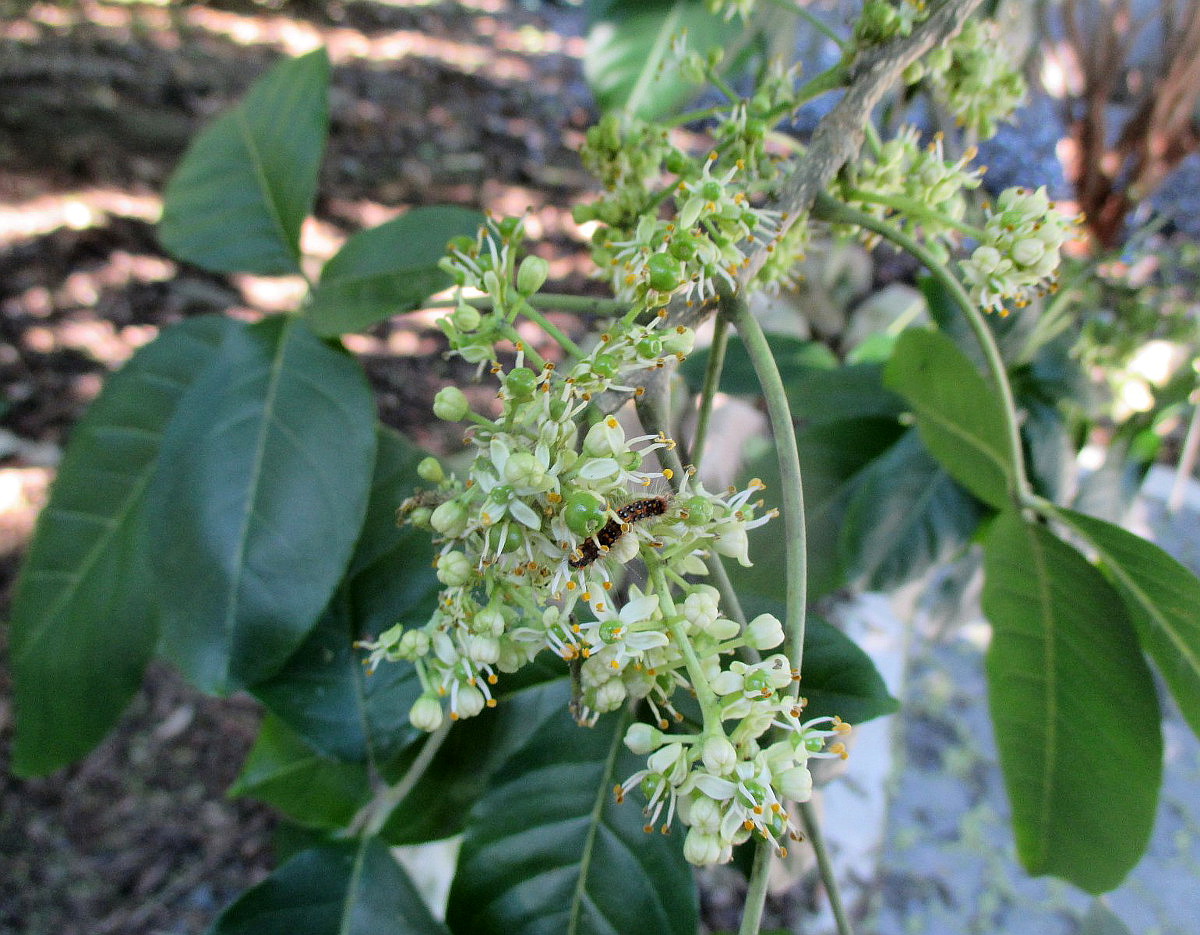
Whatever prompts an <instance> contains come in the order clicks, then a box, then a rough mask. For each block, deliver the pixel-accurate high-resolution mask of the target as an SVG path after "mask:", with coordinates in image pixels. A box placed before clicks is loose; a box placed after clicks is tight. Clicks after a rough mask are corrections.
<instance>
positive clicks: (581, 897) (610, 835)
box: [447, 711, 698, 935]
mask: <svg viewBox="0 0 1200 935" xmlns="http://www.w3.org/2000/svg"><path fill="white" fill-rule="evenodd" d="M625 724H626V722H625V720H624V719H623V718H620V717H617V716H615V715H609V716H607V717H604V718H601V720H600V723H599V724H598V725H597V726H596V727H594V728H592V729H590V730H589V729H585V728H580V727H578V726H576V725H575V723H574V722H573V721H572V720H571V719H570V718H569V717H568V716H567V714H566V712H565V711H563V712H562V714H561V715H560V716H559V717H555V718H552V719H551V720H549V721H547V722H546V723H545V724H544V725H543V726H542V728H541V729H540V730H539V731H538V732H537V734H535V735H534V737H533V738H531V739H530V741H529V743H527V744H526V745H525V746H524V747H523V748H522V749H521V750H519V751H518V752H517V753H516V755H514V756H513V757H511V758H510V759H509V761H508V764H507V766H505V767H504V768H503V769H502V770H501V771H500V773H499V774H498V775H497V776H496V777H495V779H494V780H493V785H492V789H491V791H490V792H488V794H487V795H486V796H484V798H483V799H482V800H480V801H479V802H478V803H477V805H476V807H475V809H474V811H472V813H471V820H470V823H469V825H468V827H467V833H466V837H465V838H464V840H463V847H462V852H461V854H460V855H459V866H458V872H457V873H456V874H455V877H454V884H453V886H452V887H451V890H450V903H449V907H448V910H447V921H448V922H449V924H450V928H451V929H452V930H454V931H455V932H458V933H461V935H468V933H469V935H490V933H503V935H517V933H520V935H539V933H545V935H560V933H562V932H574V933H576V935H589V933H606V935H626V933H628V935H643V933H646V932H654V933H656V935H685V933H686V935H693V933H694V932H695V931H696V925H697V922H698V913H697V906H696V890H695V884H694V883H693V882H692V875H691V870H690V868H689V867H688V865H687V864H686V862H685V861H684V859H683V852H682V846H683V835H682V834H673V835H670V836H664V835H661V834H657V833H654V834H645V833H644V832H643V830H642V827H643V824H644V823H645V820H646V819H645V818H644V817H643V815H642V813H641V809H640V805H641V804H642V803H640V802H636V801H627V802H625V803H623V804H621V805H617V804H615V803H614V801H613V786H614V785H615V784H617V783H619V782H622V781H624V780H625V779H626V778H628V777H629V776H630V775H631V774H632V773H633V772H635V771H636V770H637V769H639V768H644V765H645V761H644V759H642V758H640V757H635V756H633V755H632V754H631V753H629V752H628V751H627V750H626V749H625V746H624V744H623V743H622V742H621V738H622V735H623V732H624V729H625ZM636 797H637V794H636V793H634V795H632V796H631V799H633V798H636Z"/></svg>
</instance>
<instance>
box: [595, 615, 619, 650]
mask: <svg viewBox="0 0 1200 935" xmlns="http://www.w3.org/2000/svg"><path fill="white" fill-rule="evenodd" d="M624 630H625V624H623V623H622V622H621V621H620V620H605V621H604V622H603V623H602V624H600V629H599V631H598V632H599V636H600V641H601V642H603V643H608V644H610V645H611V644H612V643H615V642H617V640H619V639H620V638H621V634H622V632H623V631H624Z"/></svg>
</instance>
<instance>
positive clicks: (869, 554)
mask: <svg viewBox="0 0 1200 935" xmlns="http://www.w3.org/2000/svg"><path fill="white" fill-rule="evenodd" d="M982 516H983V510H982V509H981V507H980V505H979V502H978V501H977V500H975V499H974V498H973V497H972V496H971V495H970V494H968V493H967V492H966V491H964V490H963V489H962V488H961V487H960V486H959V485H958V484H957V483H955V481H954V479H953V478H952V477H950V475H949V474H948V473H947V472H946V469H945V468H943V467H942V465H941V464H939V463H938V462H937V461H935V460H934V459H933V457H932V456H931V455H930V454H929V452H928V451H926V450H925V446H924V445H923V444H922V443H921V439H920V438H919V437H918V435H917V433H916V432H913V431H909V432H908V433H907V434H905V435H904V437H902V438H901V439H900V440H899V441H898V442H896V444H894V445H893V446H892V447H891V448H890V449H888V451H887V452H886V453H885V454H884V455H882V456H881V457H879V458H877V459H876V460H874V461H872V462H871V464H870V465H869V466H868V467H867V468H865V469H864V470H863V471H862V473H861V475H860V476H859V478H858V482H857V483H856V484H855V486H854V490H853V492H852V493H851V494H850V498H849V505H848V507H847V509H846V515H845V519H844V520H843V522H842V524H841V539H840V541H839V543H838V549H839V554H840V556H841V561H842V567H843V569H844V571H845V575H846V579H847V581H848V582H849V583H850V584H852V585H853V586H857V587H862V588H865V589H867V590H874V591H885V590H889V589H892V588H896V587H899V586H900V585H902V584H905V583H907V582H909V581H912V580H913V579H915V578H917V577H918V576H920V575H921V574H923V573H924V572H926V571H927V570H928V569H929V568H931V567H932V566H933V565H935V564H937V563H938V562H942V561H946V560H947V559H949V558H951V557H952V556H953V555H954V553H955V552H958V551H959V550H960V549H962V547H963V546H964V545H965V544H966V543H967V541H968V540H969V539H970V538H971V535H972V534H973V533H974V532H975V529H976V527H977V526H978V525H979V521H980V519H981V518H982Z"/></svg>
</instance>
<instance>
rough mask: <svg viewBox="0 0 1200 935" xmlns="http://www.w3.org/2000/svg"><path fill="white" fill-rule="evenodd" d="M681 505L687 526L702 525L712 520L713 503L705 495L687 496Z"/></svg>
mask: <svg viewBox="0 0 1200 935" xmlns="http://www.w3.org/2000/svg"><path fill="white" fill-rule="evenodd" d="M682 506H683V510H684V512H685V513H686V514H687V524H688V525H689V526H704V525H707V524H708V523H710V522H712V518H713V505H712V502H711V501H710V500H709V499H708V498H707V497H701V496H695V497H688V498H687V499H686V500H684V501H683V504H682Z"/></svg>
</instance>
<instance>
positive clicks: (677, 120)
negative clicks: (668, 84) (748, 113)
mask: <svg viewBox="0 0 1200 935" xmlns="http://www.w3.org/2000/svg"><path fill="white" fill-rule="evenodd" d="M726 110H728V108H727V107H724V106H721V107H716V106H714V107H701V108H698V109H696V110H689V111H688V112H687V113H685V114H680V115H679V116H678V117H671V118H670V119H669V120H662V121H660V122H661V123H662V125H663V126H664V127H668V128H669V127H684V126H687V125H688V124H689V123H697V122H699V121H701V120H708V119H710V118H712V117H720V116H721V115H722V114H724V113H725V111H726Z"/></svg>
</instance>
